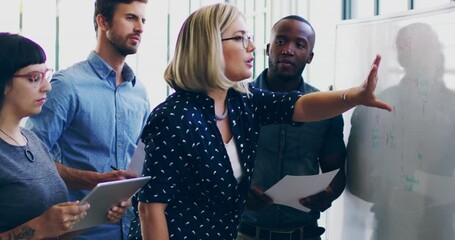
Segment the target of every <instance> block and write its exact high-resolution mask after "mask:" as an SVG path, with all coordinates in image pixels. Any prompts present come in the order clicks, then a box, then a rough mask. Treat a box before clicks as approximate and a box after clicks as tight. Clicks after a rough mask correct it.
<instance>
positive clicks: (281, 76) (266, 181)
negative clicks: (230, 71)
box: [238, 15, 346, 240]
mask: <svg viewBox="0 0 455 240" xmlns="http://www.w3.org/2000/svg"><path fill="white" fill-rule="evenodd" d="M314 43H315V32H314V29H313V27H312V26H311V25H310V23H309V22H308V21H306V20H305V19H303V18H301V17H299V16H294V15H292V16H287V17H284V18H282V19H281V20H279V21H278V22H277V23H276V24H275V25H274V26H273V28H272V32H271V38H270V43H269V44H267V55H268V56H269V68H268V69H265V70H264V71H263V72H262V73H261V75H260V76H259V77H258V78H257V79H256V81H255V82H253V83H252V85H253V86H255V87H257V88H261V89H265V90H270V91H275V92H289V91H295V90H298V91H301V92H303V93H310V92H314V91H318V90H317V89H316V88H314V87H312V86H311V85H309V84H307V83H305V82H304V81H303V78H302V72H303V70H304V68H305V65H306V64H307V63H308V64H309V63H310V62H311V60H312V58H313V55H314V54H313V47H314ZM345 158H346V148H345V144H344V141H343V118H342V117H341V115H340V116H337V117H335V118H331V119H327V120H324V121H319V122H310V123H305V124H303V125H301V126H291V125H288V124H278V125H268V126H263V127H261V133H260V138H259V144H258V151H257V155H256V163H255V169H254V174H253V181H252V188H251V190H252V194H250V200H249V202H248V203H247V206H248V209H247V210H246V211H245V212H244V213H243V216H242V223H241V225H240V230H239V238H238V239H242V240H250V239H251V240H253V239H254V240H259V239H261V240H262V239H274V240H277V239H288V240H291V239H292V240H293V239H299V240H300V239H312V240H315V239H320V235H321V234H322V233H324V229H323V228H321V227H318V226H317V220H318V219H319V215H320V212H322V211H325V210H326V209H327V208H329V207H330V206H331V203H332V201H333V200H335V199H336V198H337V197H338V196H340V194H341V193H342V192H343V190H344V187H345V183H346V180H345V172H344V165H345ZM320 169H321V171H322V172H328V171H332V170H335V169H340V171H339V172H338V174H337V176H336V177H335V179H334V180H333V181H332V183H331V184H330V185H329V187H328V188H327V189H326V190H324V191H322V192H320V193H318V194H315V195H313V196H310V197H307V198H303V199H301V200H300V203H301V204H303V205H305V206H306V207H308V208H310V209H312V211H310V212H309V213H306V212H303V211H300V210H296V209H293V208H290V207H286V206H280V205H276V204H270V203H271V200H270V199H269V198H268V197H267V196H266V195H264V193H263V191H265V190H267V189H268V188H270V187H272V186H273V185H274V184H275V183H277V182H278V181H279V180H280V179H281V178H283V177H284V176H286V175H314V174H319V171H320Z"/></svg>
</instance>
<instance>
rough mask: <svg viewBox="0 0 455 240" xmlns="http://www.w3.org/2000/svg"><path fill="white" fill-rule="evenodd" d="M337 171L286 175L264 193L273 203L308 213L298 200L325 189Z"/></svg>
mask: <svg viewBox="0 0 455 240" xmlns="http://www.w3.org/2000/svg"><path fill="white" fill-rule="evenodd" d="M338 171H339V169H336V170H333V171H331V172H327V173H323V174H319V175H309V176H290V175H286V176H285V177H283V178H282V179H281V180H280V181H279V182H277V183H276V184H275V185H273V186H272V187H271V188H269V189H268V190H267V191H265V194H267V195H268V196H269V197H270V198H272V199H273V203H275V204H280V205H285V206H289V207H293V208H296V209H299V210H301V211H304V212H309V211H310V209H309V208H307V207H305V206H303V205H302V204H300V202H299V200H300V199H301V198H305V197H308V196H311V195H314V194H316V193H319V192H321V191H322V190H324V189H326V188H327V187H328V186H329V184H330V183H331V182H332V180H333V178H334V177H335V175H336V174H337V173H338Z"/></svg>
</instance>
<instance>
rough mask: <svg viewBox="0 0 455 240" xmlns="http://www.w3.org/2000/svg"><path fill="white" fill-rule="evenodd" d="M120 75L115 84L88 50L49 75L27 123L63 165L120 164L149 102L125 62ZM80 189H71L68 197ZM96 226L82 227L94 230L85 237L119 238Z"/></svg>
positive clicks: (113, 229)
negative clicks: (85, 55)
mask: <svg viewBox="0 0 455 240" xmlns="http://www.w3.org/2000/svg"><path fill="white" fill-rule="evenodd" d="M122 75H123V77H124V79H125V80H126V81H125V82H124V83H122V84H121V85H119V86H116V85H115V80H116V73H115V71H114V70H113V69H112V67H110V66H109V65H108V64H107V63H106V62H104V60H103V59H101V58H100V57H99V56H98V55H97V54H96V53H95V52H91V53H90V55H89V57H88V59H87V60H86V61H82V62H79V63H77V64H75V65H73V66H71V67H69V68H67V69H65V70H62V71H59V72H57V73H55V74H54V76H53V79H52V81H51V84H52V91H51V92H49V93H48V94H47V101H46V103H45V104H44V106H43V110H42V111H41V113H40V114H38V115H36V116H32V117H30V118H29V120H28V122H27V127H28V128H30V129H31V130H32V131H33V132H35V133H36V134H37V135H38V137H39V138H40V139H41V140H42V141H43V142H44V143H45V144H46V145H47V147H48V148H49V149H50V150H51V152H52V153H53V154H54V157H56V160H57V161H60V162H61V163H62V164H64V165H66V166H68V167H72V168H76V169H82V170H89V171H96V172H108V171H112V169H110V165H113V166H116V167H118V168H120V169H126V168H127V165H128V164H129V162H130V160H131V157H132V155H133V152H134V150H135V149H136V146H137V143H138V141H139V137H140V134H141V131H142V128H143V126H144V125H145V122H146V120H147V116H148V113H149V112H150V104H149V101H148V97H147V93H146V90H145V88H144V86H143V85H142V84H141V83H140V82H139V81H138V80H137V79H136V76H135V75H134V73H133V71H132V69H131V68H130V67H129V66H128V65H127V64H125V65H124V67H123V70H122ZM86 194H87V191H85V190H71V191H70V200H80V199H82V198H83V197H84V196H85V195H86ZM127 225H128V226H125V227H129V222H128V223H127ZM102 228H104V230H102V229H100V227H97V228H96V230H93V231H88V232H89V233H90V232H92V233H93V232H95V231H96V233H93V235H90V236H87V239H101V238H104V239H121V238H120V236H121V234H120V233H121V232H122V231H123V230H121V228H120V225H119V224H117V225H114V224H105V225H102ZM107 232H109V235H106V233H107Z"/></svg>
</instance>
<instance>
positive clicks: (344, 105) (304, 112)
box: [292, 88, 356, 122]
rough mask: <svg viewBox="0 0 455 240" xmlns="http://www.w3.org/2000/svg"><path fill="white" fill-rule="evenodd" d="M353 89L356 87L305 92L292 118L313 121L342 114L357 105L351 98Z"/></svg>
mask: <svg viewBox="0 0 455 240" xmlns="http://www.w3.org/2000/svg"><path fill="white" fill-rule="evenodd" d="M352 91H356V89H355V88H351V89H348V90H343V91H330V92H316V93H309V94H305V95H303V96H301V97H300V98H299V99H298V100H297V102H296V104H295V109H294V115H293V118H292V119H293V121H296V122H312V121H319V120H324V119H328V118H331V117H335V116H337V115H340V114H341V113H343V112H345V111H347V110H349V109H351V108H352V107H354V106H355V104H354V103H353V102H352V101H351V99H350V98H349V97H350V96H351V94H350V93H351V92H352ZM345 92H346V95H345V98H344V99H343V96H344V95H343V94H344V93H345Z"/></svg>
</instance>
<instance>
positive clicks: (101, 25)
mask: <svg viewBox="0 0 455 240" xmlns="http://www.w3.org/2000/svg"><path fill="white" fill-rule="evenodd" d="M96 23H97V24H98V30H100V29H101V30H103V31H107V30H108V29H109V22H108V21H107V19H106V18H105V17H104V16H103V15H101V14H98V15H97V16H96Z"/></svg>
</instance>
